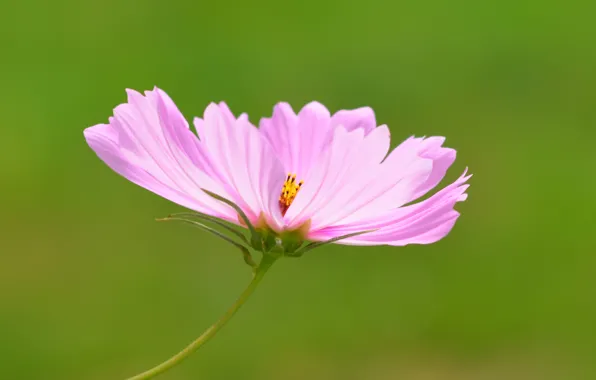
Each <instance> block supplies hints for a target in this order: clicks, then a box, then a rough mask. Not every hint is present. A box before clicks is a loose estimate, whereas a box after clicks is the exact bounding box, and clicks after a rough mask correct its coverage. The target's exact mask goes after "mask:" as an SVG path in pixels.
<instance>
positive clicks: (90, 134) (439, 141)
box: [85, 88, 470, 246]
mask: <svg viewBox="0 0 596 380" xmlns="http://www.w3.org/2000/svg"><path fill="white" fill-rule="evenodd" d="M127 92H128V102H127V103H125V104H121V105H119V106H117V107H116V108H115V110H114V116H113V117H111V118H110V119H109V123H108V124H99V125H95V126H93V127H90V128H87V129H86V130H85V138H86V139H87V142H88V144H89V146H90V147H91V148H92V149H93V150H94V151H95V152H96V153H97V155H98V156H99V157H100V158H101V159H102V160H103V161H104V162H105V163H106V164H107V165H108V166H110V167H111V168H112V169H113V170H114V171H116V172H117V173H119V174H120V175H122V176H124V177H125V178H127V179H128V180H130V181H132V182H134V183H136V184H138V185H140V186H142V187H144V188H146V189H148V190H150V191H152V192H154V193H156V194H158V195H160V196H162V197H164V198H167V199H169V200H171V201H173V202H175V203H178V204H180V205H182V206H184V207H186V208H189V209H192V210H195V211H197V212H199V213H202V214H206V215H209V216H211V217H215V218H218V219H222V220H225V221H228V222H231V223H234V224H238V225H246V222H245V221H243V220H242V218H240V217H239V212H238V211H239V210H241V211H242V212H243V214H244V215H245V216H246V219H247V220H248V221H249V225H254V226H256V228H257V229H260V230H267V231H269V233H270V234H272V235H273V236H285V235H286V234H289V233H291V232H292V231H300V234H301V236H302V237H303V238H305V239H307V240H313V241H328V240H331V239H337V238H341V237H344V236H346V235H348V237H345V238H341V239H340V240H337V243H340V244H354V245H381V244H385V245H395V246H401V245H406V244H428V243H433V242H435V241H437V240H439V239H441V238H443V237H444V236H445V235H447V234H448V233H449V231H450V230H451V228H452V227H453V225H454V224H455V221H456V219H457V218H458V216H459V213H458V212H456V211H455V210H454V205H455V203H456V202H459V201H463V200H465V199H466V194H465V191H466V189H467V187H468V185H467V184H466V181H467V180H468V178H470V176H469V175H466V173H465V172H464V173H463V174H462V175H461V177H460V178H458V179H457V180H456V181H455V182H454V183H452V184H450V185H448V186H447V187H445V188H443V189H442V190H440V191H439V192H437V193H436V194H434V195H433V196H431V197H429V198H427V199H425V200H423V201H421V202H418V203H412V202H413V201H415V200H417V199H418V198H420V197H422V196H423V195H425V194H426V193H427V192H429V191H430V190H431V189H433V188H434V187H435V186H436V185H437V184H438V183H439V182H440V181H441V180H442V179H443V177H444V175H445V173H446V171H447V169H448V168H449V166H451V164H452V163H453V161H454V160H455V155H456V152H455V150H453V149H449V148H445V147H443V146H442V145H443V142H444V140H445V139H444V138H443V137H429V138H414V137H411V138H409V139H407V140H406V141H404V142H403V143H401V144H400V145H399V146H397V147H396V148H395V149H393V150H392V151H391V152H389V146H390V136H389V129H388V128H387V126H386V125H381V126H377V123H376V120H375V115H374V113H373V110H372V109H370V108H368V107H364V108H358V109H355V110H344V111H339V112H337V113H335V114H333V115H331V114H330V113H329V111H328V110H327V109H326V108H325V107H324V106H323V105H322V104H320V103H317V102H312V103H309V104H307V105H306V106H304V107H303V108H302V109H301V110H300V111H299V112H298V113H297V114H296V113H295V112H294V111H293V110H292V108H291V107H290V105H289V104H287V103H279V104H277V105H276V106H275V108H274V110H273V116H272V117H271V118H264V119H262V120H261V121H260V123H259V128H257V127H255V126H254V125H253V124H251V123H250V122H249V120H248V116H247V115H246V114H242V115H240V116H239V117H235V116H234V114H232V112H231V111H230V109H229V108H228V107H227V105H226V104H225V103H219V104H214V103H212V104H210V105H209V106H208V107H207V109H206V110H205V112H204V114H203V118H195V119H194V126H195V129H196V132H197V134H198V137H197V135H195V133H193V131H192V130H191V129H190V128H189V125H188V123H187V121H186V119H185V118H184V117H183V116H182V114H181V113H180V111H179V110H178V108H177V107H176V105H175V104H174V102H173V101H172V100H171V99H170V98H169V97H168V95H167V94H166V93H165V92H163V91H162V90H160V89H158V88H155V89H154V90H153V91H147V92H145V94H144V95H143V94H140V93H138V92H136V91H132V90H128V91H127ZM213 194H216V195H217V196H219V197H221V198H222V199H226V200H229V201H230V202H229V203H226V202H222V201H221V199H218V198H217V197H214V196H212V195H213ZM230 203H231V204H235V205H236V206H237V207H236V208H235V207H230ZM362 231H367V233H361V234H360V232H362Z"/></svg>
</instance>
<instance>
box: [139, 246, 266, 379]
mask: <svg viewBox="0 0 596 380" xmlns="http://www.w3.org/2000/svg"><path fill="white" fill-rule="evenodd" d="M275 260H277V257H273V256H270V255H267V254H263V258H262V259H261V262H260V263H259V267H258V268H257V270H256V271H255V275H254V277H253V279H252V281H251V282H250V283H249V284H248V286H247V287H246V289H245V290H244V292H242V294H241V295H240V297H238V299H237V300H236V302H234V304H233V305H232V307H230V308H229V309H228V311H227V312H226V313H225V314H224V315H223V316H222V317H221V318H220V319H219V320H218V321H217V322H215V324H213V325H212V326H211V327H209V328H208V329H207V330H205V332H204V333H203V334H202V335H201V336H200V337H198V338H197V339H195V340H194V341H193V342H192V343H191V344H189V345H188V346H187V347H186V348H185V349H183V350H182V351H180V352H179V353H177V354H176V355H174V356H172V357H171V358H169V359H168V360H166V361H165V362H163V363H161V364H159V365H158V366H156V367H153V368H151V369H150V370H147V371H145V372H143V373H140V374H138V375H136V376H133V377H131V378H129V379H127V380H145V379H150V378H152V377H154V376H157V375H159V374H161V373H163V372H165V371H167V370H168V369H170V368H172V367H174V366H175V365H177V364H179V363H180V362H181V361H183V360H184V359H186V358H187V357H188V356H189V355H190V354H192V353H193V352H195V351H196V350H197V349H199V348H200V347H201V346H203V345H204V344H205V343H207V342H208V341H209V339H211V338H213V337H214V336H215V334H217V332H218V331H219V330H220V329H221V328H222V327H223V326H224V325H225V324H226V323H227V322H228V321H229V320H230V319H232V317H233V316H234V314H236V312H237V311H238V309H240V307H241V306H242V305H243V304H244V303H245V302H246V300H247V299H248V298H249V297H250V295H251V294H252V293H253V291H254V290H255V289H256V288H257V285H259V283H260V282H261V280H262V279H263V276H264V275H265V273H266V272H267V270H268V269H269V268H270V267H271V265H272V264H273V263H274V262H275Z"/></svg>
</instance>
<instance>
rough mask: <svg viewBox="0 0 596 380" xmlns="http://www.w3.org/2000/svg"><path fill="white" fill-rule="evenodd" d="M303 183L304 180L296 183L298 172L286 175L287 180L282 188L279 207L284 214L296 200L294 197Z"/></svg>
mask: <svg viewBox="0 0 596 380" xmlns="http://www.w3.org/2000/svg"><path fill="white" fill-rule="evenodd" d="M303 183H304V181H300V182H298V183H296V174H288V176H287V177H286V182H284V185H283V187H282V188H281V195H280V196H279V209H280V210H281V214H282V215H285V214H286V211H288V208H290V205H291V204H292V202H294V198H296V195H297V194H298V191H299V190H300V187H301V186H302V184H303Z"/></svg>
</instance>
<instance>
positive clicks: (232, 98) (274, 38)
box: [0, 0, 596, 380]
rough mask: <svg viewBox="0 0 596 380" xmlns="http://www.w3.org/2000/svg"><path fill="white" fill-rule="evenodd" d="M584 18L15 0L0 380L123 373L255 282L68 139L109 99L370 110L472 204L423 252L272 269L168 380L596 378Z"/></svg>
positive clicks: (2, 184)
mask: <svg viewBox="0 0 596 380" xmlns="http://www.w3.org/2000/svg"><path fill="white" fill-rule="evenodd" d="M593 14H594V7H593V6H591V5H589V3H588V2H584V3H579V2H577V3H574V2H565V3H563V2H544V1H528V2H517V1H515V2H514V1H505V2H502V1H499V2H497V1H491V2H462V1H450V2H447V1H445V2H442V1H426V2H395V3H392V2H388V1H384V0H368V1H354V2H346V1H322V2H321V1H314V0H303V1H301V2H288V3H281V2H275V1H263V2H241V1H237V2H234V1H228V2H220V3H217V2H199V1H188V2H180V1H167V2H164V1H115V0H104V1H98V2H92V1H75V0H58V1H53V2H43V1H41V0H26V1H21V2H4V3H2V5H0V21H1V22H0V42H1V48H0V84H1V89H2V90H1V91H0V115H1V118H0V120H1V122H0V205H1V208H0V210H1V212H2V213H1V215H0V378H1V379H7V380H9V379H44V380H52V379H91V380H94V379H122V378H124V377H127V376H130V375H133V374H135V373H137V372H140V371H141V370H145V369H147V368H149V367H151V366H153V365H155V364H157V363H158V362H161V361H162V360H164V359H166V358H167V357H169V356H170V355H172V354H173V353H175V352H177V351H178V350H179V349H181V348H182V347H184V346H185V345H186V344H187V343H189V342H190V340H192V339H194V338H195V337H196V336H197V335H199V334H200V332H202V331H203V330H204V329H205V328H206V327H207V326H208V325H209V324H211V323H212V322H213V321H214V320H215V319H216V318H218V317H219V315H220V314H221V313H222V312H223V311H224V310H225V309H226V308H227V307H228V306H229V305H230V304H231V302H232V301H233V300H234V299H235V297H236V296H237V294H239V292H240V291H241V290H242V289H243V287H244V285H245V284H246V283H247V282H248V281H249V279H250V273H249V270H248V268H247V267H246V266H245V265H244V263H243V262H242V260H241V258H240V256H239V254H238V253H237V252H236V251H233V250H230V249H229V248H228V247H227V246H226V245H225V244H223V243H220V242H219V241H218V240H216V239H215V238H213V237H212V236H210V235H207V234H205V233H203V232H201V231H198V230H194V229H192V228H189V227H187V226H185V225H178V224H174V223H172V224H160V223H156V222H155V221H154V218H155V217H160V216H165V215H167V214H169V213H171V212H175V211H179V210H181V208H180V207H178V206H176V205H174V204H172V203H170V202H168V201H165V200H163V199H160V198H159V197H157V196H155V195H153V194H151V193H149V192H148V191H146V190H144V189H141V188H139V187H137V186H135V185H133V184H131V183H129V182H127V181H126V180H124V179H122V178H120V177H119V176H117V175H116V174H114V173H113V172H111V171H110V170H109V169H108V168H107V167H106V166H105V165H104V164H103V163H102V162H101V161H100V160H99V159H97V158H96V156H95V154H94V153H93V152H92V151H91V150H90V149H89V148H88V147H87V145H86V143H85V141H84V139H83V133H82V132H83V129H84V128H85V127H87V126H90V125H94V124H96V123H101V122H105V121H106V120H107V118H108V116H110V115H111V112H112V109H113V108H114V107H115V106H116V105H117V104H119V103H121V102H123V101H124V100H125V93H124V89H125V88H127V87H128V88H134V89H137V90H146V89H151V88H152V87H153V86H154V85H158V86H160V87H162V88H163V89H165V90H166V91H167V92H168V93H169V94H170V96H171V97H172V98H173V99H174V100H175V101H176V102H177V104H178V105H179V107H180V109H181V110H182V111H183V113H184V114H185V115H186V116H187V118H188V119H190V118H191V117H192V116H195V115H201V114H202V112H203V109H204V107H205V106H206V105H207V104H208V103H209V102H210V101H218V100H225V101H227V102H228V103H229V104H230V106H231V108H232V110H234V111H235V112H237V113H240V112H248V113H249V115H251V120H252V121H253V122H258V119H259V118H260V117H261V116H266V115H270V113H271V110H272V106H273V104H274V103H275V102H277V101H280V100H285V101H289V102H290V103H291V104H293V105H294V107H295V109H298V108H300V107H301V106H302V105H304V104H305V103H307V102H308V101H311V100H319V101H321V102H323V103H324V104H326V105H327V106H328V107H329V108H330V109H331V110H332V111H336V110H338V109H342V108H354V107H359V106H363V105H369V106H371V107H373V108H374V109H375V111H376V114H377V120H378V121H379V122H380V123H386V124H389V126H390V127H391V131H392V137H393V144H394V145H396V144H397V143H398V142H400V141H401V140H403V139H405V138H407V137H408V136H410V135H412V134H415V135H418V136H422V135H442V136H447V145H448V146H450V147H454V148H456V149H457V150H458V159H457V161H456V163H455V164H454V166H453V168H452V169H451V170H450V172H449V173H448V176H447V178H446V180H445V183H446V182H447V181H451V180H453V179H455V178H456V177H457V176H458V175H459V174H460V173H461V172H462V171H463V169H464V167H466V166H469V167H470V170H471V172H472V173H474V174H475V175H474V177H473V178H472V180H471V183H472V187H471V188H470V191H469V193H470V197H469V199H468V201H467V202H465V203H460V204H458V206H457V208H458V210H459V211H461V213H462V217H461V218H460V220H459V222H458V223H457V225H456V227H455V228H454V230H453V231H452V233H451V234H450V235H449V236H448V237H447V238H446V239H444V240H443V241H441V242H439V243H437V244H434V245H430V246H408V247H404V248H392V247H380V248H366V247H363V248H360V247H343V246H333V247H328V248H324V249H320V250H319V251H316V252H315V253H313V254H312V255H307V256H306V257H303V258H301V259H298V260H290V259H288V260H284V261H283V262H280V263H278V264H276V267H275V268H274V270H272V271H271V272H270V274H269V275H268V277H267V278H266V279H265V280H264V283H263V284H262V286H261V287H260V289H258V291H257V292H256V294H255V295H254V297H253V298H252V299H251V300H250V302H249V303H248V304H247V305H246V306H245V307H244V308H243V309H242V310H241V312H240V313H239V314H238V315H237V316H236V317H235V319H234V320H233V321H232V322H231V323H230V324H229V325H228V326H227V327H226V328H225V329H224V330H223V331H222V332H221V333H220V334H219V336H218V337H217V338H216V339H214V340H213V341H212V342H210V343H209V344H208V345H207V346H205V347H204V348H203V349H202V350H201V351H200V352H199V353H197V354H195V355H193V356H192V357H191V358H190V359H189V360H188V361H186V362H184V363H183V364H182V365H180V366H179V367H177V368H175V369H173V370H172V371H171V372H168V373H167V374H165V375H164V376H163V378H164V379H173V380H176V379H271V380H278V379H284V380H294V379H296V380H298V379H314V380H318V379H342V380H344V379H345V380H352V379H353V380H360V379H372V380H377V379H378V380H388V379H404V380H410V379H412V380H434V379H437V380H444V379H449V380H451V379H453V380H476V379H514V380H516V379H594V378H596V359H595V357H596V331H595V330H596V329H595V324H596V323H595V322H596V307H595V303H596V255H595V253H596V249H595V248H596V238H595V236H594V234H595V232H596V231H595V225H596V223H595V222H596V217H595V215H596V197H595V196H594V194H595V192H594V190H595V183H596V177H595V176H594V167H595V165H596V151H595V150H594V139H595V138H596V129H595V126H596V123H595V121H596V116H595V97H594V88H596V74H595V70H594V69H595V67H596V48H595V42H596V38H595V37H596V27H595V26H594V23H593Z"/></svg>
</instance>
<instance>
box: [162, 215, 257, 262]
mask: <svg viewBox="0 0 596 380" xmlns="http://www.w3.org/2000/svg"><path fill="white" fill-rule="evenodd" d="M156 220H157V221H160V222H161V221H171V220H178V221H181V222H184V223H187V224H190V225H192V226H194V227H197V228H200V229H202V230H204V231H207V232H210V233H212V234H213V235H215V236H217V237H219V238H221V239H223V240H225V241H226V242H228V243H230V244H232V245H233V246H234V247H236V248H238V249H239V250H240V252H242V256H243V257H244V262H245V263H247V264H248V265H250V266H251V267H253V268H256V267H257V264H256V263H255V262H254V261H253V259H252V256H251V254H250V252H249V250H248V248H247V247H245V246H244V245H242V244H240V243H238V242H237V241H235V240H233V239H232V238H230V237H229V236H226V235H224V234H223V233H221V232H219V231H218V230H216V229H214V228H211V227H209V226H207V225H205V224H203V223H200V222H197V221H195V220H190V219H185V218H177V217H166V218H161V219H156Z"/></svg>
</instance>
